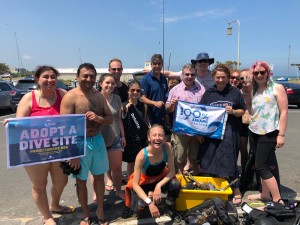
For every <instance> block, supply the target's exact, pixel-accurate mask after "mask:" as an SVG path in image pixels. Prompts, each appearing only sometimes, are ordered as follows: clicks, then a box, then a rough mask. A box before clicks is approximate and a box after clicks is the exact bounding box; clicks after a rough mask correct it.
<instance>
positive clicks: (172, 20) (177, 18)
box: [161, 9, 234, 23]
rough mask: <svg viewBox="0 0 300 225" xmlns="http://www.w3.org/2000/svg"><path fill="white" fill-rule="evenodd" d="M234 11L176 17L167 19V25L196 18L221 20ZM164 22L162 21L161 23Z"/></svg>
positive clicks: (208, 12)
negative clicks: (220, 18)
mask: <svg viewBox="0 0 300 225" xmlns="http://www.w3.org/2000/svg"><path fill="white" fill-rule="evenodd" d="M233 11H234V10H233V9H225V10H224V9H212V10H208V11H198V12H195V13H191V14H189V15H184V16H174V17H165V19H164V20H165V23H176V22H179V21H181V20H189V19H194V18H203V19H210V18H219V17H224V16H227V15H228V14H231V13H232V12H233ZM161 22H162V21H161Z"/></svg>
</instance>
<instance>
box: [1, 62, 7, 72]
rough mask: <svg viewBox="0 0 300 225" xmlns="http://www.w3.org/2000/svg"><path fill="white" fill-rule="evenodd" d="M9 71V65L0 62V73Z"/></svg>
mask: <svg viewBox="0 0 300 225" xmlns="http://www.w3.org/2000/svg"><path fill="white" fill-rule="evenodd" d="M4 73H9V67H8V65H6V64H5V63H0V74H4Z"/></svg>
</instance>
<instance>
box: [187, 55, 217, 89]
mask: <svg viewBox="0 0 300 225" xmlns="http://www.w3.org/2000/svg"><path fill="white" fill-rule="evenodd" d="M214 61H215V59H214V58H209V55H208V54H207V53H205V52H202V53H199V54H198V55H197V58H196V59H192V60H191V63H192V64H193V65H195V68H196V72H197V77H196V79H197V81H199V82H200V83H201V84H202V85H203V86H204V87H205V88H206V89H208V88H209V87H211V86H213V85H214V84H215V81H214V80H213V78H212V75H211V71H210V70H209V69H208V67H209V66H210V65H211V64H213V63H214Z"/></svg>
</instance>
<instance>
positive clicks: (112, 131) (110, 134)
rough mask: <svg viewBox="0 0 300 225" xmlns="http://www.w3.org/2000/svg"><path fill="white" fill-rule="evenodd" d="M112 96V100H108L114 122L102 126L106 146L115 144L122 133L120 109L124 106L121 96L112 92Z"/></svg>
mask: <svg viewBox="0 0 300 225" xmlns="http://www.w3.org/2000/svg"><path fill="white" fill-rule="evenodd" d="M112 96H113V98H112V100H111V102H110V103H109V102H107V104H108V107H109V109H110V111H111V113H112V115H113V123H112V124H110V125H103V126H101V134H102V136H103V138H104V141H105V145H106V147H108V146H111V145H112V144H114V143H115V142H116V141H117V140H118V139H119V138H120V133H121V131H120V128H119V111H120V109H121V107H122V103H121V98H120V97H119V96H118V95H115V94H112Z"/></svg>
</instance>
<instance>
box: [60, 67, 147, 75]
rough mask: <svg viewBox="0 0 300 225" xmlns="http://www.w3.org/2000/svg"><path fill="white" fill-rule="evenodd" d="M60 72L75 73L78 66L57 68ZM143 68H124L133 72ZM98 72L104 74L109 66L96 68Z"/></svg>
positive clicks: (125, 70)
mask: <svg viewBox="0 0 300 225" xmlns="http://www.w3.org/2000/svg"><path fill="white" fill-rule="evenodd" d="M56 69H57V70H58V72H59V73H62V74H68V73H70V74H74V73H77V68H56ZM142 70H143V68H124V69H123V73H127V74H132V73H135V72H141V71H142ZM96 71H97V73H99V74H103V73H108V68H96Z"/></svg>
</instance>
